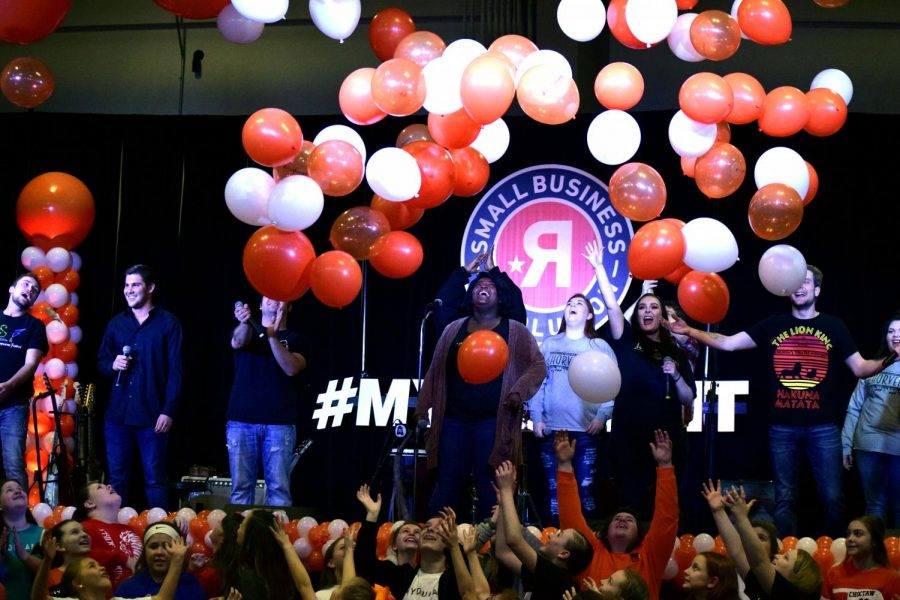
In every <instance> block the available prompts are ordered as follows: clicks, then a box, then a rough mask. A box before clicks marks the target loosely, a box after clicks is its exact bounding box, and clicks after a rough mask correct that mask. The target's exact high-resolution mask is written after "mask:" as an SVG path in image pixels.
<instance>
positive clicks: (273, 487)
mask: <svg viewBox="0 0 900 600" xmlns="http://www.w3.org/2000/svg"><path fill="white" fill-rule="evenodd" d="M225 441H226V444H227V445H228V467H229V469H230V470H231V503H232V504H255V502H254V501H253V500H254V492H255V489H256V474H257V472H258V468H259V463H260V460H262V472H263V479H265V481H266V504H268V505H270V506H290V505H291V455H292V454H293V452H294V446H295V445H296V443H297V430H296V428H295V427H294V426H293V425H256V424H253V423H243V422H241V421H228V423H227V424H226V425H225Z"/></svg>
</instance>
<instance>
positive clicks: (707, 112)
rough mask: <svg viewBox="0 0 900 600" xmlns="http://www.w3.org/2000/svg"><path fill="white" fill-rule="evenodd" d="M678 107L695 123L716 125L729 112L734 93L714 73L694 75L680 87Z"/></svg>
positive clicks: (723, 80) (732, 103)
mask: <svg viewBox="0 0 900 600" xmlns="http://www.w3.org/2000/svg"><path fill="white" fill-rule="evenodd" d="M678 105H679V106H680V107H681V110H683V111H684V114H686V115H687V116H689V117H690V118H692V119H693V120H695V121H699V122H701V123H718V122H719V121H721V120H722V119H724V118H725V117H727V116H728V113H730V112H731V109H732V107H733V106H734V93H733V92H732V91H731V86H729V85H728V83H727V82H726V81H725V79H723V78H722V77H719V76H718V75H716V74H715V73H696V74H695V75H691V76H690V77H688V78H687V79H686V80H685V82H684V83H683V84H682V85H681V90H680V91H679V92H678Z"/></svg>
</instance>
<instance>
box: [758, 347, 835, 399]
mask: <svg viewBox="0 0 900 600" xmlns="http://www.w3.org/2000/svg"><path fill="white" fill-rule="evenodd" d="M772 364H773V367H774V369H775V376H776V377H777V378H778V381H780V382H781V385H783V386H784V387H786V388H789V389H792V390H808V389H810V388H813V387H816V386H817V385H819V383H820V382H821V381H822V380H823V379H825V376H826V375H828V350H827V349H826V348H825V344H824V343H823V342H822V340H820V339H819V338H817V337H816V336H814V335H792V336H790V337H789V338H787V339H786V340H784V341H783V342H781V343H780V344H779V345H778V347H777V348H776V349H775V356H774V358H773V360H772Z"/></svg>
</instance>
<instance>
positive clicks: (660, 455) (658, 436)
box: [650, 429, 672, 467]
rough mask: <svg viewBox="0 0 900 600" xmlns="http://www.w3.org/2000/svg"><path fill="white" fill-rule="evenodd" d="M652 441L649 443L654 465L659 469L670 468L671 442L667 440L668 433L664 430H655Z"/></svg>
mask: <svg viewBox="0 0 900 600" xmlns="http://www.w3.org/2000/svg"><path fill="white" fill-rule="evenodd" d="M653 438H654V441H653V442H650V451H651V452H652V453H653V458H654V459H655V460H656V464H657V465H659V466H660V467H671V466H672V440H671V439H669V433H668V432H667V431H665V430H664V429H657V430H656V431H654V432H653Z"/></svg>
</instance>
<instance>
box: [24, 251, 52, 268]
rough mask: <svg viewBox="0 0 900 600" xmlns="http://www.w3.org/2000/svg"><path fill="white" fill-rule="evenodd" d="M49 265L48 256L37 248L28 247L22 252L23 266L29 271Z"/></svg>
mask: <svg viewBox="0 0 900 600" xmlns="http://www.w3.org/2000/svg"><path fill="white" fill-rule="evenodd" d="M46 265H47V255H46V254H44V251H43V250H41V249H40V248H38V247H37V246H28V247H27V248H25V249H24V250H22V266H23V267H25V268H26V269H28V270H29V271H31V270H34V269H35V268H36V267H43V266H46Z"/></svg>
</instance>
